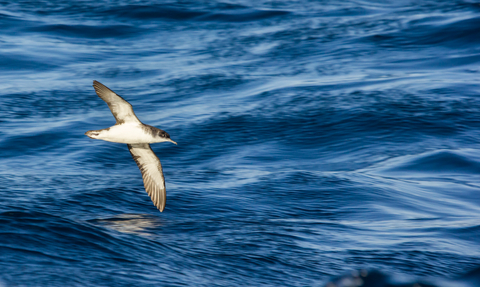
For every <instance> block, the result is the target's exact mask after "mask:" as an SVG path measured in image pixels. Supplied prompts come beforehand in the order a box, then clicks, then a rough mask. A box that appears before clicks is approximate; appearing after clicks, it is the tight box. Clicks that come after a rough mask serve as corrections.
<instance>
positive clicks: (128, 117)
mask: <svg viewBox="0 0 480 287" xmlns="http://www.w3.org/2000/svg"><path fill="white" fill-rule="evenodd" d="M93 87H94V88H95V92H97V95H98V96H99V97H100V98H101V99H102V100H104V101H105V102H106V103H107V104H108V107H109V108H110V110H111V111H112V114H113V116H114V117H115V119H116V120H117V125H120V124H123V123H126V122H134V123H140V120H138V118H137V116H136V115H135V113H134V112H133V108H132V105H130V103H129V102H127V101H125V100H124V99H123V98H122V97H120V96H119V95H117V94H115V92H113V91H112V90H110V89H109V88H107V87H106V86H105V85H103V84H102V83H100V82H97V81H93Z"/></svg>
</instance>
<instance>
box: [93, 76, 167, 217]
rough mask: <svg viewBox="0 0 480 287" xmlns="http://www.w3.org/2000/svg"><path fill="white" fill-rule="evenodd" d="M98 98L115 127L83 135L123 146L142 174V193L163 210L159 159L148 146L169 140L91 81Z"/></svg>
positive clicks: (161, 171) (130, 106)
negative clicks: (105, 106) (143, 188)
mask: <svg viewBox="0 0 480 287" xmlns="http://www.w3.org/2000/svg"><path fill="white" fill-rule="evenodd" d="M93 87H94V88H95V92H97V95H98V96H99V97H100V98H101V99H102V100H104V101H105V102H106V103H107V104H108V107H109V108H110V110H111V111H112V114H113V116H114V117H115V119H116V120H117V123H116V124H115V125H114V126H111V127H109V128H106V129H102V130H92V131H88V132H86V133H85V134H86V135H87V136H88V137H90V138H92V139H99V140H104V141H109V142H116V143H124V144H127V145H128V150H129V151H130V154H131V155H132V157H133V159H134V160H135V162H136V163H137V165H138V168H139V169H140V171H141V172H142V177H143V183H144V185H145V190H146V191H147V193H148V195H149V196H150V198H151V199H152V201H153V203H154V204H155V206H156V207H157V208H158V209H159V210H160V211H163V209H164V208H165V203H166V199H167V197H166V190H165V179H164V177H163V170H162V165H161V163H160V160H159V159H158V157H157V156H156V155H155V153H154V152H153V151H152V149H151V148H150V145H149V144H151V143H159V142H165V141H169V142H172V143H175V144H176V142H174V141H173V140H171V139H170V135H169V134H168V133H166V132H165V131H163V130H161V129H158V128H156V127H152V126H149V125H146V124H143V123H142V122H140V120H139V119H138V118H137V117H136V116H135V113H134V112H133V109H132V105H130V103H128V102H127V101H125V100H124V99H123V98H122V97H120V96H119V95H117V94H116V93H115V92H113V91H112V90H110V89H109V88H107V87H106V86H104V85H103V84H101V83H99V82H97V81H93Z"/></svg>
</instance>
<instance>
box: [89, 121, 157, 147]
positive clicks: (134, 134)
mask: <svg viewBox="0 0 480 287" xmlns="http://www.w3.org/2000/svg"><path fill="white" fill-rule="evenodd" d="M161 131H162V130H160V129H157V128H156V127H152V126H149V125H145V124H142V123H123V124H120V125H114V126H112V127H109V128H106V129H103V130H98V131H89V132H91V133H90V135H88V136H89V137H91V138H94V139H99V140H104V141H107V142H114V143H124V144H140V143H147V144H150V143H158V142H163V141H165V140H163V139H161V138H158V137H156V135H157V134H158V133H160V132H161Z"/></svg>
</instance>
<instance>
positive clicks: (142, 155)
mask: <svg viewBox="0 0 480 287" xmlns="http://www.w3.org/2000/svg"><path fill="white" fill-rule="evenodd" d="M128 150H130V153H131V154H132V157H133V159H134V160H135V162H136V163H137V165H138V168H139V169H140V171H141V172H142V177H143V184H144V185H145V190H146V191H147V193H148V195H149V196H150V198H151V199H152V201H153V204H154V205H155V206H156V207H157V208H158V209H159V210H160V211H163V209H164V208H165V203H166V201H167V192H166V190H165V178H164V177H163V170H162V164H161V163H160V160H159V159H158V157H157V156H156V155H155V153H154V152H153V150H152V149H151V148H150V145H149V144H129V145H128Z"/></svg>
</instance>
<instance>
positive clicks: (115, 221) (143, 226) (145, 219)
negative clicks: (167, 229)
mask: <svg viewBox="0 0 480 287" xmlns="http://www.w3.org/2000/svg"><path fill="white" fill-rule="evenodd" d="M89 222H90V223H93V224H96V225H101V226H104V227H107V228H110V229H113V230H115V231H118V232H122V233H131V234H137V235H142V236H152V234H151V233H150V232H148V230H149V229H156V228H159V227H161V226H162V220H161V218H159V217H155V216H153V215H149V214H119V215H117V216H115V217H110V218H103V219H92V220H89Z"/></svg>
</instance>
